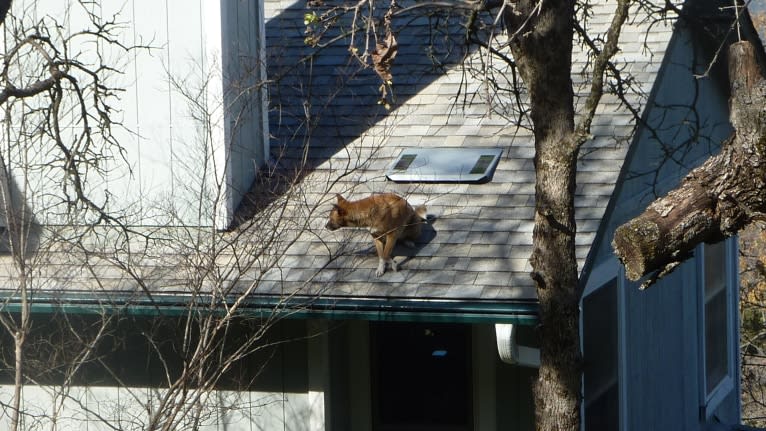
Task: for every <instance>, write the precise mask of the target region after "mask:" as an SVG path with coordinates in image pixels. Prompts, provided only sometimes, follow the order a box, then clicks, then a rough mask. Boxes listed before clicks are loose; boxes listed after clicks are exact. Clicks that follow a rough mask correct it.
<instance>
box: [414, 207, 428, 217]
mask: <svg viewBox="0 0 766 431" xmlns="http://www.w3.org/2000/svg"><path fill="white" fill-rule="evenodd" d="M415 214H416V215H417V216H418V217H420V220H426V206H425V205H418V206H416V207H415Z"/></svg>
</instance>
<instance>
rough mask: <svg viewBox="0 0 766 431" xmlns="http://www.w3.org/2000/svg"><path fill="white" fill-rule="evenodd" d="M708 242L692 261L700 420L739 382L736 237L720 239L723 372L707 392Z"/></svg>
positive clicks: (698, 249) (699, 248)
mask: <svg viewBox="0 0 766 431" xmlns="http://www.w3.org/2000/svg"><path fill="white" fill-rule="evenodd" d="M708 247H710V245H707V244H704V243H703V244H700V245H698V246H697V248H696V249H695V260H696V263H697V265H696V266H697V271H696V276H697V280H698V283H697V285H698V289H699V290H698V293H699V294H698V295H697V302H698V303H697V315H698V319H697V328H698V330H697V336H698V346H699V348H698V357H699V367H698V370H699V372H698V373H699V376H698V378H699V402H700V419H703V420H709V419H710V418H711V417H712V416H713V414H714V413H715V411H716V409H718V407H719V406H720V405H721V403H722V402H723V401H724V400H725V399H726V398H727V397H728V396H729V395H730V394H731V392H732V391H735V390H737V387H738V382H737V379H736V376H737V367H738V364H739V355H738V353H737V351H738V349H737V347H736V346H738V344H739V340H738V337H737V325H738V310H737V303H738V299H739V298H738V296H739V288H738V286H739V283H738V281H739V274H738V272H737V237H736V236H735V237H731V238H728V239H726V240H724V242H723V247H724V262H723V267H724V271H725V275H724V283H725V287H724V295H725V298H726V312H727V315H726V322H725V323H726V334H727V340H726V359H727V364H726V374H725V375H724V376H723V378H722V379H721V380H720V381H719V382H718V383H717V384H716V385H715V386H714V387H713V388H711V389H710V390H709V391H708V370H707V349H706V348H707V339H706V338H707V337H706V331H705V324H706V317H707V316H706V313H705V305H706V303H707V298H706V283H707V280H706V277H705V269H706V267H705V253H706V251H707V248H708Z"/></svg>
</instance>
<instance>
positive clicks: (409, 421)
mask: <svg viewBox="0 0 766 431" xmlns="http://www.w3.org/2000/svg"><path fill="white" fill-rule="evenodd" d="M371 331H372V385H373V388H372V389H373V417H374V421H373V429H374V430H376V431H415V430H424V431H428V430H434V431H436V430H439V431H442V430H447V431H449V430H453V431H469V430H471V429H472V428H473V419H472V412H471V400H472V394H471V380H470V379H471V360H470V358H471V337H470V334H471V328H470V326H468V325H456V324H429V323H377V324H373V325H371Z"/></svg>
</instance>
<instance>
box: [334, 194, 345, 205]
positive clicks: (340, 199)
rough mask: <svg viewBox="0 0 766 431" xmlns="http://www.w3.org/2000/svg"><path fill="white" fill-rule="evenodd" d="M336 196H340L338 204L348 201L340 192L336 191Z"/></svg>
mask: <svg viewBox="0 0 766 431" xmlns="http://www.w3.org/2000/svg"><path fill="white" fill-rule="evenodd" d="M335 197H336V198H338V204H342V203H346V199H345V198H344V197H343V196H341V195H340V193H336V194H335Z"/></svg>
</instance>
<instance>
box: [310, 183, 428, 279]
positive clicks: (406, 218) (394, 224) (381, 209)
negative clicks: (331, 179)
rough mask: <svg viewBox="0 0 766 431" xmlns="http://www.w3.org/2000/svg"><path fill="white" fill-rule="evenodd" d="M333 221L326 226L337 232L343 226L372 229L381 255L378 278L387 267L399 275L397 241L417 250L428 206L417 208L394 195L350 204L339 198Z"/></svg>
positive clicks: (379, 256)
mask: <svg viewBox="0 0 766 431" xmlns="http://www.w3.org/2000/svg"><path fill="white" fill-rule="evenodd" d="M336 196H337V199H338V202H337V203H335V204H333V208H332V210H331V211H330V219H329V221H328V222H327V225H325V227H326V228H327V229H329V230H336V229H339V228H342V227H366V228H369V229H370V233H371V234H372V239H373V241H374V242H375V249H376V250H377V252H378V269H377V271H376V272H375V275H376V276H377V277H380V276H381V275H383V273H384V272H386V264H387V263H388V264H390V265H391V270H392V271H394V272H396V271H397V269H398V267H397V266H396V262H394V259H393V258H392V257H391V253H392V252H393V250H394V246H395V245H396V242H397V241H399V240H402V242H403V243H404V245H406V246H408V247H414V246H415V244H414V241H415V240H417V239H418V238H419V237H420V228H421V225H422V224H423V222H424V221H425V220H426V207H425V206H424V205H420V206H418V207H416V208H413V207H412V205H410V204H409V203H407V201H406V200H405V199H404V198H403V197H401V196H399V195H396V194H394V193H382V194H375V195H372V196H369V197H366V198H364V199H360V200H358V201H349V200H346V199H344V198H343V196H341V195H336Z"/></svg>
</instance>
